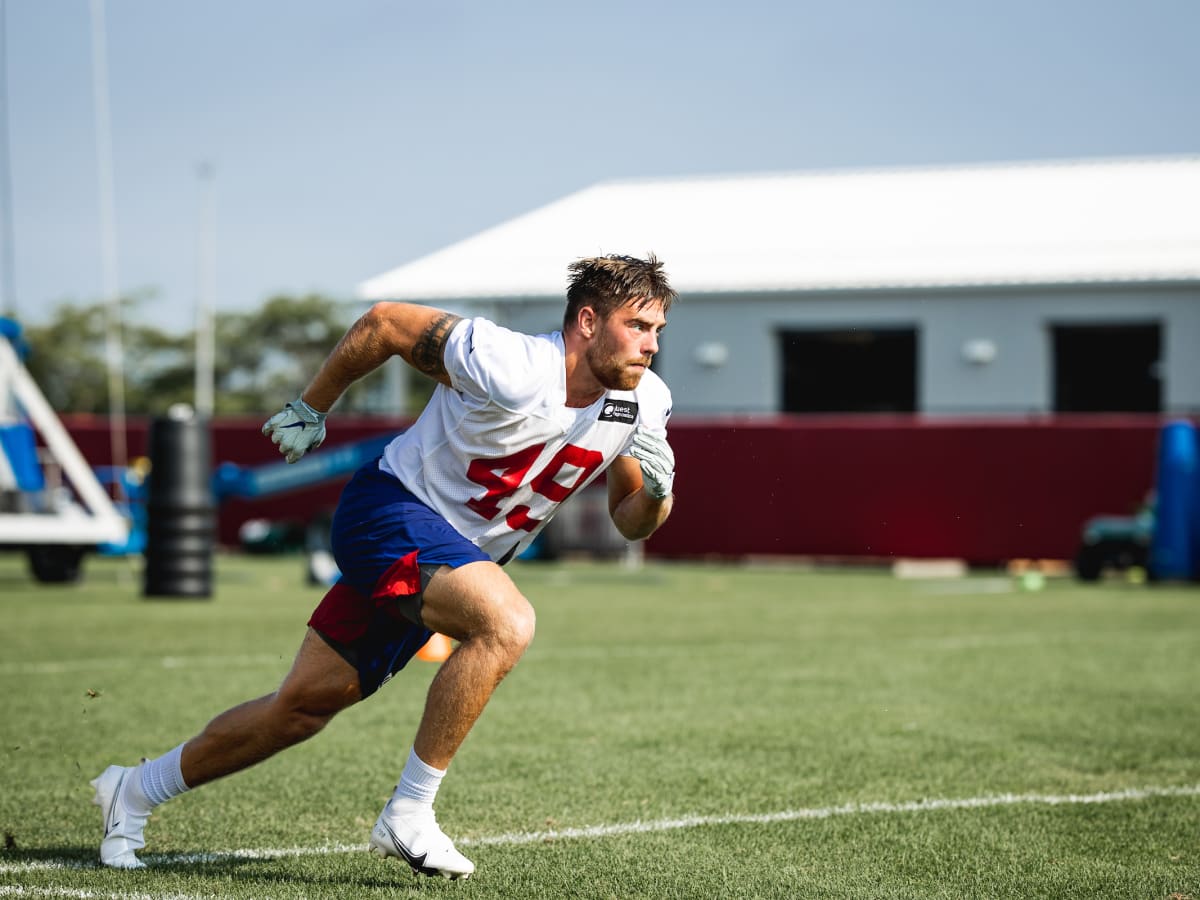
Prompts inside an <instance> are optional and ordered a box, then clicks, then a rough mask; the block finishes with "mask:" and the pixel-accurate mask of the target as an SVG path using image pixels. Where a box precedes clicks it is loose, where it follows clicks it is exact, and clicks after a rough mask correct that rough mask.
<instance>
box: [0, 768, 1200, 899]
mask: <svg viewBox="0 0 1200 900" xmlns="http://www.w3.org/2000/svg"><path fill="white" fill-rule="evenodd" d="M1157 797H1200V784H1191V785H1180V786H1176V787H1144V788H1127V789H1125V790H1120V791H1105V792H1101V793H1095V794H994V795H990V796H985V797H965V798H954V797H943V798H932V799H926V800H910V801H907V802H903V803H883V802H877V803H845V804H842V805H840V806H818V807H807V808H800V809H785V810H779V811H777V812H768V813H736V814H726V815H713V816H681V817H679V818H673V819H654V820H651V821H648V822H641V821H637V822H619V823H615V824H611V825H590V826H586V827H583V828H557V829H550V830H547V831H515V832H509V833H507V834H495V835H485V836H483V837H476V838H463V839H461V840H457V841H456V842H455V843H456V844H458V846H459V847H485V846H487V847H495V846H518V845H522V844H540V843H548V842H552V841H564V840H589V839H597V838H606V837H613V836H616V835H626V834H648V833H650V832H659V831H677V830H680V829H684V828H702V827H705V826H713V825H772V824H777V823H780V822H796V821H803V820H809V819H830V818H834V817H838V816H863V815H886V814H897V813H925V812H937V811H941V810H957V809H990V808H994V807H1000V806H1075V805H1086V804H1099V803H1121V802H1129V801H1136V800H1149V799H1153V798H1157ZM365 849H366V844H335V845H331V846H325V847H291V848H277V849H257V850H256V849H244V850H226V851H220V852H214V853H152V854H146V855H145V856H143V857H142V858H143V859H144V860H145V861H146V862H147V863H148V864H150V865H151V866H154V865H190V864H195V863H211V862H220V861H222V860H230V859H260V860H270V859H281V858H287V857H296V856H324V855H329V854H334V853H355V852H361V851H363V850H365ZM98 868H99V864H98V863H81V862H80V861H78V860H36V861H31V862H26V863H7V864H3V865H0V875H21V874H32V873H35V872H37V873H47V872H66V871H72V870H74V871H78V870H85V869H98ZM4 896H29V897H79V898H91V897H96V898H110V900H117V898H129V900H135V898H136V900H140V898H141V897H143V896H146V895H142V894H132V893H94V892H91V891H83V890H71V889H65V888H63V889H60V888H33V887H30V888H25V887H20V886H15V885H9V886H5V885H0V897H4ZM176 896H177V897H178V898H183V897H184V896H185V895H176Z"/></svg>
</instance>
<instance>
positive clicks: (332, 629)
mask: <svg viewBox="0 0 1200 900" xmlns="http://www.w3.org/2000/svg"><path fill="white" fill-rule="evenodd" d="M331 540H332V544H333V557H334V559H335V560H336V562H337V564H338V568H339V569H341V572H342V577H341V580H340V581H338V583H337V584H335V585H334V586H333V587H332V588H330V589H329V592H328V593H327V594H326V595H325V597H324V599H322V600H321V603H320V604H319V605H318V606H317V608H316V610H315V611H314V612H313V614H312V617H311V618H310V619H309V621H308V624H309V625H310V626H311V627H312V628H313V629H314V630H315V631H316V632H317V633H318V634H320V635H321V637H322V638H324V639H325V641H326V642H327V643H328V644H329V645H330V646H331V647H333V649H335V650H336V651H337V652H338V653H340V654H341V655H342V656H343V657H344V658H345V659H346V660H347V661H348V662H349V663H350V664H351V665H353V666H354V667H355V669H357V670H358V681H359V689H360V691H361V693H362V696H363V697H364V698H365V697H369V696H370V695H371V694H373V693H375V691H376V690H378V689H379V686H380V685H381V684H383V683H384V682H385V681H387V680H388V679H389V678H391V677H392V676H393V675H394V674H396V673H397V672H399V671H400V670H401V669H403V668H404V666H405V664H406V663H407V662H408V661H409V660H410V659H412V657H413V655H414V654H415V653H416V652H417V651H418V650H420V649H421V647H423V646H424V645H425V642H426V641H428V640H429V638H430V636H431V635H432V632H431V631H430V630H429V629H428V628H426V627H425V626H424V624H422V622H421V616H420V611H421V597H422V594H423V592H424V590H425V587H426V585H428V583H429V579H430V578H431V577H432V576H433V573H434V572H435V571H437V569H438V568H440V567H441V566H452V567H457V566H461V565H465V564H467V563H471V562H481V561H484V560H489V559H490V557H489V556H488V555H487V554H486V553H484V552H483V551H482V550H480V549H479V548H478V547H476V546H475V545H474V544H472V543H471V542H470V541H468V540H467V539H466V538H465V537H463V536H462V535H461V534H459V533H458V532H457V531H456V530H455V529H454V527H453V526H451V525H450V523H448V522H447V521H446V520H445V519H443V518H442V517H441V516H440V515H438V514H437V513H436V512H434V511H433V510H432V509H430V508H429V507H428V506H426V505H425V504H424V503H422V502H421V501H420V500H418V499H417V498H416V496H414V495H413V493H412V492H411V491H409V490H408V489H407V488H406V487H405V486H404V485H403V484H401V483H400V480H399V479H397V478H396V477H395V476H393V475H389V474H387V473H386V472H382V471H380V469H379V460H377V459H376V460H373V461H371V462H369V463H367V464H366V465H364V466H363V467H362V468H360V469H359V470H358V471H357V472H356V473H355V474H354V477H353V478H351V479H350V482H349V484H347V485H346V488H345V490H343V491H342V496H341V498H340V499H339V501H338V507H337V510H336V511H335V512H334V514H333V525H332V533H331Z"/></svg>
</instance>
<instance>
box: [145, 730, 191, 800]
mask: <svg viewBox="0 0 1200 900" xmlns="http://www.w3.org/2000/svg"><path fill="white" fill-rule="evenodd" d="M185 743H186V741H185ZM182 756H183V744H180V745H179V746H178V747H176V748H175V749H174V750H171V751H169V752H167V753H164V754H163V755H162V756H160V757H158V759H151V760H147V761H146V762H145V763H143V764H142V777H141V785H140V787H141V793H142V794H143V795H144V796H145V799H146V805H147V806H148V807H149V808H151V809H153V808H154V807H156V806H158V804H160V803H165V802H166V801H168V800H170V799H171V798H172V797H178V796H179V795H180V794H182V793H183V792H184V791H186V790H187V789H188V786H187V785H186V784H185V783H184V781H183V771H182V770H181V768H180V759H181V757H182Z"/></svg>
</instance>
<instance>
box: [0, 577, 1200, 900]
mask: <svg viewBox="0 0 1200 900" xmlns="http://www.w3.org/2000/svg"><path fill="white" fill-rule="evenodd" d="M513 574H514V576H515V578H516V579H517V581H518V583H519V584H520V585H521V586H522V587H523V589H524V590H525V592H526V593H527V595H528V596H529V597H530V599H531V600H532V601H533V602H534V604H535V606H536V607H537V609H538V637H537V640H536V641H535V642H534V645H533V647H532V648H531V650H530V651H529V653H528V654H527V655H526V657H525V659H524V660H523V661H522V662H521V664H520V665H519V666H518V667H517V669H516V670H515V671H514V672H513V674H512V675H511V676H510V678H509V679H508V680H507V681H506V682H505V683H504V684H503V685H502V686H501V688H500V690H499V691H498V693H497V695H496V696H495V698H494V700H493V702H492V705H491V706H490V707H489V709H488V710H487V712H486V713H485V714H484V717H483V719H482V720H481V721H480V723H479V725H478V726H477V727H476V729H475V731H474V732H473V733H472V735H471V737H470V738H469V739H468V741H467V743H466V745H465V747H464V748H463V750H462V752H461V753H460V754H459V756H458V758H457V759H456V761H455V763H454V765H453V767H452V769H451V772H450V776H449V777H448V778H447V780H446V783H445V785H444V787H443V789H442V792H441V794H440V796H439V800H438V812H439V817H440V819H441V821H442V823H443V826H444V827H445V829H446V831H447V832H448V833H449V834H451V835H452V836H454V837H455V838H456V839H457V840H458V843H459V846H460V849H462V850H464V852H466V853H467V855H468V856H470V857H472V858H473V859H474V860H475V862H476V865H477V866H478V869H477V872H476V875H475V876H474V877H473V878H472V879H471V880H470V881H468V882H460V883H449V882H442V881H434V880H429V879H423V880H420V881H418V880H416V879H415V878H414V877H413V876H412V875H411V874H410V873H409V872H408V870H407V868H405V867H402V866H399V865H395V864H394V861H389V862H384V861H381V860H378V859H377V858H375V857H371V856H369V855H368V854H367V853H366V852H365V846H366V839H367V834H368V831H369V829H370V827H371V824H372V823H373V822H374V819H375V816H376V814H377V813H378V811H379V809H380V807H381V806H382V804H383V802H384V801H385V800H386V798H387V797H388V795H389V793H390V791H391V788H392V785H393V783H394V781H395V779H396V778H397V776H398V775H399V772H400V769H401V767H402V766H403V763H404V759H405V757H406V755H407V752H408V747H409V744H410V741H411V738H412V733H413V730H414V727H415V723H416V720H417V717H418V715H419V712H420V708H421V704H422V701H423V697H424V688H425V686H426V685H427V684H428V682H429V680H430V678H431V677H432V676H433V673H434V671H435V666H434V665H433V664H430V663H420V662H416V661H414V662H413V663H412V664H411V665H410V667H409V669H408V670H406V671H405V672H403V673H401V675H400V676H398V677H397V678H396V679H395V680H394V681H393V682H392V683H391V684H389V685H387V686H386V687H385V688H384V689H383V690H382V691H381V692H380V693H379V695H378V696H376V697H374V698H372V699H371V700H369V701H368V702H367V703H365V704H363V705H361V706H359V707H357V708H354V709H351V710H349V711H347V712H346V713H344V714H343V715H342V716H340V717H339V718H338V719H337V720H335V721H334V722H333V723H332V724H331V725H330V727H329V728H328V729H327V730H326V731H325V732H324V733H323V734H322V735H320V736H318V737H317V738H315V739H314V740H313V741H311V742H309V743H307V744H305V745H302V746H300V747H297V748H294V749H293V750H290V751H288V752H287V753H285V754H282V755H281V756H279V757H277V758H275V759H274V760H271V761H269V762H267V763H265V764H264V765H262V766H259V767H258V768H256V769H253V770H250V771H248V772H245V773H242V774H241V775H238V776H236V777H234V778H231V779H228V780H225V781H222V782H218V783H215V784H212V785H209V786H206V787H204V788H202V789H200V790H197V791H195V792H193V793H190V794H187V795H185V796H183V797H181V798H179V799H177V800H175V801H172V802H171V803H169V804H167V805H165V806H163V807H161V808H160V809H159V810H158V812H157V813H156V814H155V816H154V817H153V819H152V820H151V822H150V825H149V828H148V829H147V839H148V842H147V849H146V851H145V854H146V858H147V859H148V861H149V862H150V863H151V865H152V868H150V869H147V870H144V871H141V872H132V873H130V872H116V871H110V870H106V869H103V868H101V867H99V865H98V863H97V862H96V850H97V846H98V841H99V833H100V813H99V810H98V809H97V808H96V807H94V806H92V805H91V804H90V800H91V789H90V788H89V787H88V780H89V779H91V778H93V777H94V776H95V775H96V774H98V773H99V772H100V771H101V770H102V769H103V768H104V766H106V765H107V764H109V763H112V762H123V763H131V762H135V761H136V760H137V759H138V758H139V757H140V756H143V755H147V754H153V755H157V754H158V753H161V752H164V751H166V750H168V749H170V748H171V747H172V746H174V745H175V744H176V743H178V742H179V741H180V740H182V739H183V738H185V737H187V736H190V735H191V734H193V733H194V732H195V731H196V730H197V729H199V728H200V727H201V726H203V724H204V723H205V722H206V721H207V719H208V718H210V717H211V716H212V715H213V714H214V713H216V712H219V711H220V710H222V709H224V708H225V707H227V706H229V705H232V704H233V703H236V702H239V701H241V700H244V699H247V698H249V697H251V696H257V695H259V694H262V693H265V692H267V691H269V690H270V689H272V688H273V687H274V685H275V684H276V683H277V682H278V680H279V679H280V677H281V676H282V675H283V674H284V672H285V671H286V669H287V667H288V664H289V662H290V659H291V655H292V653H293V651H294V649H295V647H296V645H297V644H298V641H299V639H300V637H301V634H302V631H303V627H304V621H305V619H306V618H307V614H308V612H309V611H310V609H311V608H312V606H313V605H315V603H316V601H317V600H318V598H319V596H320V591H319V589H316V588H313V587H309V586H307V585H305V584H304V582H303V578H302V565H301V563H300V561H299V560H297V559H295V558H290V559H282V560H280V559H273V560H262V559H246V558H239V557H222V558H220V559H219V560H218V566H217V576H218V577H217V591H216V596H215V597H214V599H213V600H212V601H211V602H195V601H191V602H189V601H144V600H142V599H141V598H140V596H139V588H140V580H139V576H138V575H137V573H136V572H135V571H133V570H132V569H131V568H130V564H129V563H127V562H122V561H112V560H96V559H92V560H89V561H88V567H87V572H86V575H85V579H84V581H83V583H81V584H79V585H75V586H71V587H64V588H56V587H47V586H39V585H35V584H34V583H32V582H31V581H30V580H29V579H28V578H27V577H26V575H25V572H24V566H23V560H22V559H20V558H17V557H0V605H2V615H3V622H4V626H3V629H2V632H0V634H2V636H0V691H2V696H3V705H2V706H0V711H2V713H3V715H2V716H0V737H2V743H0V826H2V827H3V829H4V832H5V849H3V850H0V897H10V896H16V897H73V898H103V897H147V898H148V897H175V898H190V897H214V896H216V897H234V898H250V897H254V898H260V897H261V898H274V897H331V898H332V897H338V898H342V897H407V896H422V897H440V896H455V897H468V896H469V897H472V898H496V897H504V898H529V897H548V898H549V897H554V898H557V897H588V898H591V897H602V898H603V897H614V898H629V897H654V898H682V897H695V898H714V897H720V898H725V897H801V898H803V897H855V898H858V897H922V898H924V897H955V898H959V897H1011V898H1029V897H1055V898H1060V897H1153V898H1177V900H1178V898H1185V897H1187V898H1196V900H1200V589H1196V588H1194V587H1178V588H1172V587H1154V588H1147V587H1136V586H1133V585H1127V584H1123V583H1109V584H1104V585H1099V586H1088V587H1084V586H1079V585H1076V584H1075V583H1073V582H1070V581H1067V580H1051V581H1050V582H1049V583H1048V584H1047V586H1046V588H1045V589H1044V590H1042V591H1040V592H1036V593H1027V592H1020V591H1017V590H1015V589H1014V588H1013V585H1012V583H1011V582H1010V581H1009V580H1007V579H1004V578H1001V577H997V576H990V577H989V576H976V577H972V578H967V579H963V580H955V581H898V580H895V579H892V578H891V577H890V576H888V575H885V574H882V573H875V572H846V571H842V572H824V571H804V570H802V569H799V568H795V567H793V568H788V567H749V566H740V567H735V566H718V565H661V566H660V565H650V566H648V567H646V568H644V569H642V570H640V571H627V570H624V569H621V568H618V567H605V566H601V565H590V564H569V565H563V566H558V565H552V566H542V565H534V564H525V565H521V564H518V565H517V566H515V567H514V568H513Z"/></svg>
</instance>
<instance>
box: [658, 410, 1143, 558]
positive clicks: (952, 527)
mask: <svg viewBox="0 0 1200 900" xmlns="http://www.w3.org/2000/svg"><path fill="white" fill-rule="evenodd" d="M1160 425H1161V421H1160V420H1159V419H1158V418H1157V417H1153V416H1102V417H1100V416H1070V417H1061V416H1060V417H1055V418H1038V419H1030V420H1019V421H1008V420H1006V421H988V420H974V421H972V420H963V419H956V420H951V421H941V420H925V419H921V418H913V417H846V416H839V417H814V418H779V419H770V420H762V419H749V420H744V421H737V420H731V419H722V420H713V421H707V422H701V421H691V422H673V423H672V426H671V435H670V437H671V444H672V446H673V447H675V450H676V458H677V461H678V473H677V476H676V481H675V489H676V508H675V513H674V515H673V516H672V517H671V519H670V520H669V521H668V522H667V524H666V525H665V526H664V527H663V528H662V529H660V530H659V532H658V533H657V534H656V535H654V537H652V538H651V541H650V544H649V549H650V550H651V551H652V552H653V553H655V554H658V555H665V556H695V555H703V554H715V555H732V556H739V555H744V554H764V553H765V554H789V555H790V554H797V555H812V556H873V557H901V556H902V557H918V558H920V557H926V558H928V557H957V558H962V559H965V560H968V561H970V562H972V563H980V564H982V563H994V562H999V561H1003V560H1007V559H1013V558H1022V557H1036V558H1056V559H1064V558H1070V557H1072V556H1074V554H1075V551H1076V549H1077V547H1078V542H1079V537H1080V530H1081V526H1082V525H1083V523H1084V521H1085V520H1086V519H1087V518H1089V517H1090V516H1092V515H1095V514H1098V513H1110V514H1127V513H1131V512H1133V511H1134V510H1135V509H1136V507H1137V506H1138V505H1139V504H1140V502H1141V501H1142V500H1143V499H1144V498H1145V496H1146V494H1147V491H1148V490H1149V489H1150V488H1151V487H1152V482H1153V477H1154V454H1155V446H1156V441H1157V434H1158V429H1159V427H1160Z"/></svg>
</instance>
